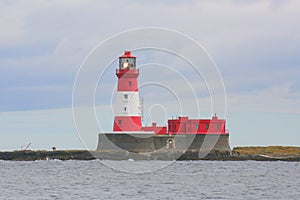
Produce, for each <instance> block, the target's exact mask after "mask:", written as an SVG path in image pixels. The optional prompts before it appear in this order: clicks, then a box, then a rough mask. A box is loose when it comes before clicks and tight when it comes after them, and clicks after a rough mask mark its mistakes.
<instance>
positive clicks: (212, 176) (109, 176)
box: [0, 160, 300, 200]
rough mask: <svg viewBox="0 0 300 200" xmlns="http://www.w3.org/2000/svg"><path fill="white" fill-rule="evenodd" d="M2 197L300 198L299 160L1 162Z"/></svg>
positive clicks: (0, 191) (0, 197) (0, 181)
mask: <svg viewBox="0 0 300 200" xmlns="http://www.w3.org/2000/svg"><path fill="white" fill-rule="evenodd" d="M0 174H1V177H0V199H180V200H181V199H300V163H299V162H281V161H278V162H258V161H174V162H167V161H134V160H128V161H101V160H93V161H72V160H71V161H58V160H48V161H34V162H31V161H30V162H29V161H0Z"/></svg>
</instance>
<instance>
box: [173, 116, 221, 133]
mask: <svg viewBox="0 0 300 200" xmlns="http://www.w3.org/2000/svg"><path fill="white" fill-rule="evenodd" d="M225 124H226V122H225V120H224V119H218V118H217V117H215V116H214V117H212V119H188V117H179V118H178V119H170V120H168V133H169V134H195V133H196V134H216V133H217V134H225V133H226V127H225Z"/></svg>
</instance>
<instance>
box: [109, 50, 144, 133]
mask: <svg viewBox="0 0 300 200" xmlns="http://www.w3.org/2000/svg"><path fill="white" fill-rule="evenodd" d="M116 76H117V77H118V88H117V94H116V102H115V105H114V106H115V109H114V126H113V131H114V132H136V131H141V130H142V121H141V106H140V101H139V92H138V82H137V78H138V76H139V70H138V69H137V68H136V57H135V56H133V55H132V54H131V52H130V51H125V52H124V55H122V56H120V57H119V68H118V69H116Z"/></svg>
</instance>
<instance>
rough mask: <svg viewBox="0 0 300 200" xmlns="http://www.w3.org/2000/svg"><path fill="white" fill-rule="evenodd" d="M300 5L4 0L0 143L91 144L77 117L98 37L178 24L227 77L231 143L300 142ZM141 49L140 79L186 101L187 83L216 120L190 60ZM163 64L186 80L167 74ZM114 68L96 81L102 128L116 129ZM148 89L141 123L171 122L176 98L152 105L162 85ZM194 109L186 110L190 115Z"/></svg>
mask: <svg viewBox="0 0 300 200" xmlns="http://www.w3.org/2000/svg"><path fill="white" fill-rule="evenodd" d="M299 7H300V2H299V1H296V0H295V1H292V0H290V1H280V0H273V1H272V0H266V1H263V0H262V1H235V0H231V1H229V0H228V1H192V0H190V1H163V2H161V1H156V0H154V1H134V0H132V1H126V0H125V1H115V0H112V1H97V0H74V1H55V0H54V1H38V2H36V1H30V0H28V1H21V0H20V1H5V0H3V1H0V25H1V27H2V30H1V31H0V150H15V149H20V148H21V146H23V145H26V144H28V143H29V142H30V143H31V146H30V148H31V149H47V150H48V149H51V147H52V146H56V147H57V149H83V148H89V149H95V148H96V145H97V133H98V132H96V131H94V129H92V128H91V129H89V120H87V121H85V123H86V132H85V133H84V134H83V133H78V132H77V131H76V126H75V122H74V120H73V113H72V92H73V86H74V83H75V81H76V74H77V73H78V71H79V70H80V66H81V64H82V63H83V61H84V59H86V57H87V55H88V54H89V53H90V52H91V50H92V49H94V48H95V47H96V46H97V45H98V44H100V43H102V42H103V41H105V40H106V39H107V38H110V37H111V36H113V35H115V34H118V33H120V32H124V31H127V30H132V29H136V28H143V27H160V28H164V29H171V30H175V31H178V32H180V33H183V34H185V35H187V36H189V37H191V38H193V39H194V40H195V41H196V42H197V43H199V44H201V46H202V47H204V48H205V50H206V51H207V52H208V54H209V55H210V57H211V58H212V59H213V61H214V63H215V64H216V65H217V67H218V70H219V72H220V75H221V77H222V80H223V82H224V87H225V93H226V120H227V128H228V129H229V131H230V143H231V146H232V147H234V146H250V145H255V146H260V145H262V146H267V145H291V146H299V145H300V142H299V141H300V134H299V128H298V126H299V124H300V79H299V77H300V56H299V55H300V27H299V24H300V13H299ZM145 40H147V38H146V37H145ZM174 43H175V42H174ZM112 48H114V47H112ZM115 48H117V46H115ZM124 50H128V49H124ZM129 50H130V49H129ZM121 53H122V52H120V54H121ZM135 54H136V55H137V56H138V58H137V59H138V64H139V65H140V67H141V72H142V71H144V73H143V74H142V73H141V75H140V77H139V82H140V83H143V82H145V81H146V80H148V81H151V80H155V81H157V80H158V79H159V80H163V81H164V82H165V83H166V84H167V83H169V84H170V85H172V86H174V88H177V89H178V90H176V93H178V95H179V97H180V98H181V99H183V104H184V105H189V102H190V101H191V100H192V99H193V98H195V97H193V96H192V95H191V94H190V92H188V90H185V89H184V87H178V86H179V85H180V86H181V85H182V82H184V81H185V80H188V82H189V83H191V84H192V85H193V86H195V87H196V90H197V91H198V93H197V95H196V98H197V99H198V100H199V102H201V108H200V110H201V112H200V116H201V117H204V118H206V117H210V114H211V113H210V110H209V109H208V108H209V106H210V105H209V96H208V93H207V90H205V87H204V86H203V80H201V79H196V78H195V79H193V76H192V75H193V74H192V72H190V71H189V70H188V66H187V65H186V64H184V63H182V61H180V60H178V58H176V57H174V56H170V55H168V56H164V55H163V54H162V53H160V54H157V52H153V51H140V52H139V51H136V52H135ZM116 58H117V57H116ZM149 63H161V64H162V65H159V66H158V65H157V64H156V65H155V64H152V65H151V64H149ZM147 64H148V65H147ZM166 65H171V66H173V67H174V69H176V70H178V71H179V73H180V74H184V77H187V79H184V80H183V79H182V80H179V79H180V78H182V76H180V77H179V78H178V79H174V78H171V76H168V73H169V72H168V68H163V66H166ZM176 66H177V68H176ZM178 66H180V67H178ZM115 68H116V62H113V63H112V64H111V65H109V68H108V70H107V71H106V73H105V74H104V75H105V76H104V77H103V83H101V84H100V86H103V87H104V90H101V89H98V90H97V92H96V97H95V99H96V111H97V112H96V116H97V120H98V121H101V123H102V126H103V129H104V130H105V131H110V130H111V128H112V118H113V114H112V112H111V110H110V97H111V94H112V92H111V90H112V89H113V88H114V87H115V84H116V81H117V79H116V77H115V75H114V69H115ZM158 69H159V70H160V71H159V70H158ZM147 70H148V73H147ZM151 70H154V71H152V72H151ZM155 70H156V71H155ZM157 70H158V71H157ZM172 72H173V73H174V71H172ZM164 73H167V74H166V75H164ZM170 73H171V72H170ZM96 75H97V74H96ZM99 76H100V75H99ZM100 86H99V88H101V87H100ZM152 89H153V88H151V87H145V88H143V89H142V90H141V95H142V96H143V99H144V101H145V107H146V108H145V115H146V116H145V121H144V123H145V124H148V123H150V122H151V120H150V119H151V118H152V120H156V121H158V122H159V123H161V124H165V123H166V121H165V120H166V118H171V117H173V116H176V111H177V108H178V105H176V104H173V103H174V102H173V101H172V100H174V99H172V98H171V99H170V96H168V95H167V93H164V94H165V95H161V96H160V97H159V98H158V102H155V101H154V100H155V98H151V97H153V95H154V96H155V94H156V93H155V92H159V89H157V88H156V90H152ZM180 89H181V90H180ZM103 91H104V92H103ZM162 93H163V92H162ZM104 94H108V96H106V95H104ZM151 95H152V96H151ZM107 97H109V98H107ZM184 102H185V103H184ZM192 108H193V107H190V108H188V109H190V110H191V109H192ZM190 110H188V111H187V113H183V114H186V115H189V116H191V117H193V113H192V114H191V113H190ZM149 113H152V115H153V116H152V117H151V116H150V117H149V116H148V115H149ZM190 114H191V115H190ZM198 114H199V113H198ZM161 116H164V117H163V118H161ZM91 126H92V125H91Z"/></svg>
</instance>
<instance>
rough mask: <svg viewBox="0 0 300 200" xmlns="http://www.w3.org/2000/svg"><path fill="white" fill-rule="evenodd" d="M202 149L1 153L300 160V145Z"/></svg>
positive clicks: (10, 155)
mask: <svg viewBox="0 0 300 200" xmlns="http://www.w3.org/2000/svg"><path fill="white" fill-rule="evenodd" d="M199 155H201V152H199V151H195V150H188V151H176V150H172V151H157V152H150V153H134V152H128V151H122V152H121V151H87V150H55V151H43V150H36V151H32V150H26V151H7V152H0V160H12V161H35V160H53V159H58V160H94V159H106V160H128V159H133V160H222V161H227V160H228V161H244V160H256V161H296V162H299V161H300V147H291V146H267V147H235V148H233V149H232V150H213V151H210V152H209V153H208V154H207V155H206V156H205V157H201V156H199Z"/></svg>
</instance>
